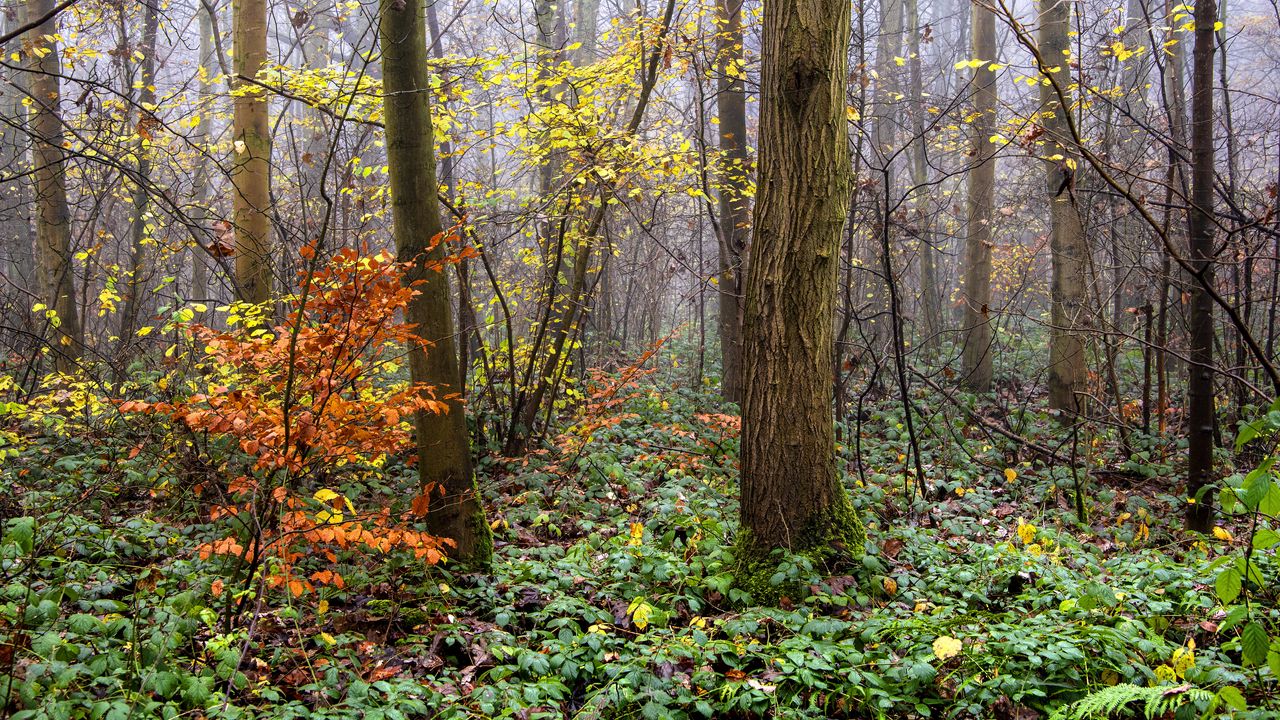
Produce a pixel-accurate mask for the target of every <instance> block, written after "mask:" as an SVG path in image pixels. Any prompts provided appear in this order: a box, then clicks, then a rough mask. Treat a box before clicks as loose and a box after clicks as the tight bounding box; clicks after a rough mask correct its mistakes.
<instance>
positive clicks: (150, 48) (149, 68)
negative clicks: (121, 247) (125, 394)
mask: <svg viewBox="0 0 1280 720" xmlns="http://www.w3.org/2000/svg"><path fill="white" fill-rule="evenodd" d="M158 2H159V0H150V1H149V2H147V3H144V5H143V11H142V13H143V19H142V44H141V45H140V46H139V47H138V52H139V53H141V54H142V59H141V64H140V65H139V66H138V68H137V71H138V74H137V80H138V82H139V85H140V86H141V87H140V89H139V90H138V98H137V100H138V112H137V121H136V127H135V128H134V132H135V133H136V135H137V142H136V145H135V147H134V152H135V153H136V154H137V157H138V182H137V183H136V184H135V186H134V188H133V202H132V209H133V220H132V221H131V222H130V224H129V278H128V282H127V284H126V285H125V292H124V308H123V311H122V312H121V313H120V332H119V335H120V343H121V345H122V347H123V348H128V347H129V346H130V345H131V343H132V340H133V333H134V332H135V331H136V330H137V328H138V315H139V313H140V312H141V310H140V308H141V305H142V297H141V294H142V293H143V292H144V291H145V290H146V278H145V277H144V276H143V268H144V267H145V265H144V263H145V255H146V240H147V226H148V221H147V212H148V209H149V205H150V199H151V195H150V194H149V193H148V192H147V188H146V185H145V183H146V182H147V181H148V180H149V179H150V177H151V150H150V147H151V140H150V136H151V132H152V131H151V129H150V127H151V123H152V122H153V120H154V117H153V116H152V115H151V111H150V110H148V108H153V107H155V104H156V87H155V74H156V32H157V30H158V28H159V24H160V13H159V10H158V8H157V7H156V6H157V4H158ZM125 12H126V10H125V9H124V8H123V6H122V7H121V10H120V13H121V21H120V26H121V27H120V29H121V32H122V37H121V38H120V42H121V44H122V45H123V46H124V49H125V50H126V52H123V53H121V57H122V58H126V60H125V62H126V63H129V60H128V59H127V58H130V57H131V55H132V54H131V53H130V52H128V44H129V36H128V32H127V28H128V25H127V23H126V20H125V17H124V13H125ZM134 79H135V78H134V73H133V72H132V70H130V71H129V72H127V73H126V74H125V82H126V83H127V84H128V87H126V88H125V89H124V93H123V94H124V96H125V97H128V98H132V96H133V88H134ZM127 357H128V350H127V349H126V350H125V354H124V357H122V358H120V359H121V360H124V359H127Z"/></svg>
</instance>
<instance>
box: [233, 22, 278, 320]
mask: <svg viewBox="0 0 1280 720" xmlns="http://www.w3.org/2000/svg"><path fill="white" fill-rule="evenodd" d="M233 7H234V12H235V17H234V25H235V31H234V34H235V38H234V40H233V42H234V47H235V75H236V77H235V79H234V82H233V83H232V86H233V87H234V88H235V89H236V90H238V94H237V95H236V97H235V113H234V117H233V120H232V136H233V138H234V147H235V160H234V163H235V164H234V166H233V167H232V170H231V183H232V185H233V186H234V188H235V190H234V193H235V239H236V286H237V290H238V296H239V299H240V300H244V301H246V302H251V303H263V302H266V301H267V300H268V299H270V297H271V277H272V272H271V267H272V263H271V218H270V216H269V214H268V212H269V207H270V205H271V134H270V132H271V131H270V127H269V126H268V114H269V113H268V111H269V108H270V105H269V103H268V96H267V94H266V93H265V92H263V90H262V89H261V88H259V87H257V86H256V85H254V84H253V83H251V82H249V79H252V78H254V77H256V76H257V74H258V71H259V70H260V69H261V68H262V66H263V65H265V64H266V62H267V3H266V0H235V2H234V5H233Z"/></svg>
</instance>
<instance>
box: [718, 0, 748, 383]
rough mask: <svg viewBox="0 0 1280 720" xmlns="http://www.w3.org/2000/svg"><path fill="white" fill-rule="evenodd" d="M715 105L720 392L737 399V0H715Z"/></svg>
mask: <svg viewBox="0 0 1280 720" xmlns="http://www.w3.org/2000/svg"><path fill="white" fill-rule="evenodd" d="M717 7H718V9H719V13H720V14H719V17H718V18H717V23H718V25H719V27H718V28H717V29H718V30H719V34H718V38H719V48H718V61H719V62H718V68H717V73H716V74H717V81H716V84H717V87H716V91H717V92H716V111H717V113H718V115H719V119H720V126H719V127H720V130H719V133H720V167H719V172H718V173H717V174H718V175H719V186H720V187H719V190H720V198H719V211H720V238H719V249H720V253H719V261H720V266H719V279H718V283H717V286H716V291H717V293H718V295H719V300H720V317H719V325H718V329H719V332H720V353H721V365H722V367H721V371H722V373H723V374H722V376H721V380H720V394H721V395H722V396H723V397H724V399H725V400H728V401H729V402H735V403H741V402H742V302H743V299H744V295H745V292H744V290H745V286H746V276H745V273H744V271H745V267H744V261H745V259H746V257H747V247H748V242H749V238H750V232H751V227H750V226H751V198H750V197H749V195H748V191H747V188H748V186H749V185H750V182H751V159H750V157H749V156H748V154H747V96H746V89H745V87H744V83H743V80H744V75H745V73H746V68H745V66H744V63H743V58H742V0H720V2H719V4H718V5H717Z"/></svg>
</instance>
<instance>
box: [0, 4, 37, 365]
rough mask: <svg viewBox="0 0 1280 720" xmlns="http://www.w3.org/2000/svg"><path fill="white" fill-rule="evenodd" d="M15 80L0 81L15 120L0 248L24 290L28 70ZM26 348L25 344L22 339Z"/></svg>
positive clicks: (28, 272) (1, 21)
mask: <svg viewBox="0 0 1280 720" xmlns="http://www.w3.org/2000/svg"><path fill="white" fill-rule="evenodd" d="M25 10H26V7H25V6H23V5H21V4H19V5H18V6H17V7H16V8H13V11H12V12H13V15H12V16H10V15H9V14H8V13H3V12H0V28H3V29H5V30H9V29H11V28H12V27H13V26H21V25H22V24H23V23H24V22H25V21H24V19H23V16H24V15H25ZM22 40H23V38H22V37H21V36H19V37H16V38H14V39H13V40H11V41H9V43H8V44H6V45H4V46H0V53H3V55H4V56H6V57H7V56H8V55H9V54H10V53H14V52H17V51H18V50H20V49H21V47H22ZM11 80H12V81H11V82H8V83H2V84H0V113H3V115H4V117H5V118H12V119H13V121H14V122H12V123H9V122H6V123H0V167H2V168H4V170H3V171H2V172H3V173H4V175H5V176H7V177H8V178H9V180H7V181H6V182H4V183H3V184H0V197H4V198H5V201H6V202H5V204H4V207H3V209H2V210H0V249H3V251H4V254H5V258H6V261H7V262H6V264H5V265H4V266H3V270H4V275H5V278H6V279H7V280H8V281H9V282H10V283H12V284H13V285H14V286H16V287H18V288H21V289H23V290H29V291H30V290H35V289H36V288H37V287H38V285H37V279H36V253H35V244H34V242H33V240H34V238H33V237H32V234H31V200H32V198H31V185H30V181H29V180H28V179H27V178H26V177H24V176H23V173H22V172H21V169H23V168H27V167H28V166H29V163H28V162H27V161H28V160H29V158H28V157H27V154H26V144H27V141H26V138H25V137H24V135H23V133H22V125H24V124H25V123H26V122H27V108H26V106H25V105H23V104H22V101H23V99H24V98H25V97H26V96H27V92H28V90H27V83H28V82H29V78H28V77H27V73H13V74H12V75H11ZM30 305H31V303H30V302H27V301H23V302H21V303H18V308H17V309H18V310H19V311H20V312H21V314H22V315H27V311H28V310H30ZM18 342H19V343H20V344H22V345H23V346H24V347H25V343H22V342H21V341H18Z"/></svg>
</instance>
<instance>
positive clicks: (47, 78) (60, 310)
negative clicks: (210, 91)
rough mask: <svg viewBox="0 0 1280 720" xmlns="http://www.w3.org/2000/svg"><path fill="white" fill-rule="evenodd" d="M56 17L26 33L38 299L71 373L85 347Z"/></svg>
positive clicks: (61, 365) (57, 356) (31, 10)
mask: <svg viewBox="0 0 1280 720" xmlns="http://www.w3.org/2000/svg"><path fill="white" fill-rule="evenodd" d="M53 7H54V0H30V2H29V3H28V5H27V14H28V15H27V16H28V17H30V18H32V19H35V18H39V17H43V16H44V15H47V14H49V13H50V12H52V10H53ZM57 32H58V28H57V20H56V19H50V20H48V21H46V22H45V23H44V24H42V25H40V26H38V27H36V28H34V29H32V30H31V31H30V32H29V33H28V35H27V41H28V43H29V46H30V47H31V50H32V54H31V57H32V58H33V61H32V64H33V70H34V73H33V76H32V78H31V97H32V108H33V109H32V116H31V127H32V130H33V131H34V134H35V138H34V150H33V153H32V155H33V164H34V174H35V189H36V203H37V207H36V248H37V254H38V256H39V259H40V298H41V300H42V301H43V302H44V304H45V305H47V306H48V307H49V309H50V310H53V311H54V312H55V313H56V314H57V316H56V318H55V319H54V320H53V321H52V323H51V324H52V328H51V330H52V335H51V337H49V338H48V339H49V341H50V346H51V349H52V353H53V355H54V367H55V368H56V369H57V370H58V371H59V372H71V371H73V370H74V369H75V367H76V362H77V361H78V360H79V358H80V353H81V349H82V348H83V346H84V334H83V331H82V330H81V327H80V311H79V308H78V307H77V303H76V292H75V284H74V282H73V280H74V278H73V266H72V254H71V210H70V208H69V207H68V206H67V184H66V183H67V180H66V157H65V154H64V152H63V149H62V142H63V132H62V114H61V109H60V108H59V104H60V102H61V99H62V95H61V88H60V80H59V78H60V77H61V75H62V55H61V52H60V51H59V48H58V41H57Z"/></svg>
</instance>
